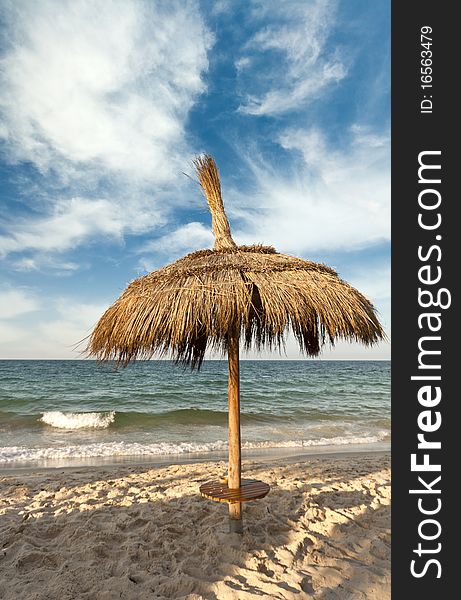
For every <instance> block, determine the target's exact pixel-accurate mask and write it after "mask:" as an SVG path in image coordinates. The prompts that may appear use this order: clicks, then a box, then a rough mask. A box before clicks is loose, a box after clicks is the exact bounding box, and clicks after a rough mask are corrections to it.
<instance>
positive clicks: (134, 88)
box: [0, 0, 212, 253]
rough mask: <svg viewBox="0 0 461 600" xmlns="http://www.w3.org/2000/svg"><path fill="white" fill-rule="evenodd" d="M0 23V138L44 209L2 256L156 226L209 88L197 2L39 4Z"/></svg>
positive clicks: (9, 10) (206, 38) (68, 0)
mask: <svg viewBox="0 0 461 600" xmlns="http://www.w3.org/2000/svg"><path fill="white" fill-rule="evenodd" d="M3 16H4V19H5V22H6V27H7V31H8V44H7V47H6V49H5V51H4V56H3V61H2V73H3V74H2V76H1V90H2V91H1V92H0V111H1V114H2V121H3V127H2V130H1V132H0V136H1V137H2V138H3V143H4V154H5V156H6V157H7V159H8V160H10V161H11V162H22V161H27V162H29V163H31V164H33V165H34V166H35V167H36V168H37V169H38V170H39V171H40V172H41V173H42V180H41V184H39V185H41V186H42V187H41V188H40V196H41V199H40V205H39V206H37V205H38V202H37V201H34V199H33V198H31V199H30V202H31V204H32V203H35V205H36V206H35V208H39V209H40V211H41V212H42V215H43V216H42V217H40V218H36V219H31V220H29V221H28V222H24V221H23V222H19V223H17V224H16V223H14V224H12V226H11V232H10V236H9V237H8V238H6V239H5V238H4V239H3V241H2V247H3V252H4V253H7V252H13V251H20V250H22V249H25V248H35V249H38V250H42V251H56V250H58V251H59V250H63V249H67V248H71V247H75V246H76V245H78V244H79V243H80V242H81V241H82V240H83V239H85V238H88V237H94V236H97V235H103V236H112V237H115V238H120V237H121V236H123V234H124V233H125V232H126V231H128V232H130V233H132V232H135V233H136V232H140V231H146V230H147V229H149V228H150V227H152V226H155V225H156V224H158V222H160V221H161V215H162V213H164V212H165V206H164V202H162V200H164V196H165V192H164V191H163V190H164V189H165V187H166V184H168V187H169V188H170V189H171V187H172V186H173V185H174V182H175V181H178V175H179V174H180V173H181V171H182V169H183V168H184V164H185V163H186V162H187V160H188V158H189V157H190V154H191V152H190V149H189V147H188V143H187V139H186V135H185V124H186V120H187V117H188V113H189V111H190V109H191V108H192V106H193V105H194V103H195V102H196V100H197V98H198V96H199V95H200V94H201V93H202V92H203V91H204V90H205V84H204V80H203V73H204V72H205V71H206V70H207V67H208V60H207V51H208V49H209V48H210V47H211V45H212V36H211V35H210V34H209V33H208V31H207V29H206V27H205V25H204V23H203V20H202V18H201V16H200V13H199V9H198V4H197V2H195V1H194V0H190V1H186V2H180V1H172V2H169V3H162V2H157V1H143V0H132V1H130V2H125V1H122V0H114V1H112V2H104V3H102V4H97V3H96V4H95V3H94V2H91V1H90V0H78V1H72V0H64V1H56V0H43V1H41V2H36V3H30V2H18V3H15V4H8V5H7V7H6V8H4V15H3ZM186 157H187V158H186ZM179 179H181V178H179ZM179 185H181V181H179ZM69 190H70V191H69ZM175 191H176V193H177V191H178V190H177V189H176V190H175ZM44 198H45V201H44ZM46 199H47V200H48V203H47V202H46Z"/></svg>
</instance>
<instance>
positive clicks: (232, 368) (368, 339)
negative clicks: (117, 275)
mask: <svg viewBox="0 0 461 600" xmlns="http://www.w3.org/2000/svg"><path fill="white" fill-rule="evenodd" d="M194 166H195V168H196V171H197V174H198V178H199V181H200V184H201V186H202V188H203V191H204V194H205V197H206V199H207V201H208V205H209V208H210V212H211V219H212V228H213V233H214V237H215V243H214V247H213V249H212V250H198V251H196V252H192V253H191V254H188V255H187V256H185V257H183V258H180V259H179V260H177V261H176V262H174V263H172V264H170V265H168V266H166V267H163V268H161V269H158V270H157V271H153V272H152V273H150V274H148V275H145V276H144V277H140V278H139V279H136V280H134V281H133V282H132V283H130V284H129V285H128V287H127V288H126V290H125V291H124V292H123V293H122V295H121V296H120V298H119V299H118V300H117V301H116V302H115V303H114V304H113V305H112V306H111V307H110V308H108V310H107V311H106V312H105V313H104V315H103V316H102V317H101V319H100V320H99V322H98V323H97V325H96V327H95V329H94V331H93V332H92V334H91V336H90V340H89V344H88V351H89V354H91V355H93V356H96V357H97V358H98V359H100V360H116V361H117V363H118V365H124V366H125V365H127V364H128V363H129V362H130V361H131V360H133V359H135V358H141V359H148V358H151V357H152V356H154V355H157V356H159V355H169V356H172V357H173V358H174V359H175V360H176V361H177V362H181V363H185V364H186V365H189V366H190V367H191V368H192V369H194V368H199V367H200V365H201V363H202V361H203V359H204V356H205V351H206V350H207V349H211V350H215V351H216V350H217V351H221V352H223V353H225V354H227V359H228V371H229V373H228V411H229V468H228V475H227V478H224V479H222V480H219V481H210V482H207V483H206V484H204V485H202V486H201V487H200V491H201V494H202V495H203V496H205V497H208V498H211V499H213V500H218V501H221V502H227V503H228V504H229V517H230V530H231V531H236V532H241V531H242V502H245V501H249V500H254V499H256V498H261V497H263V496H265V495H266V494H267V493H268V491H269V486H268V485H267V484H265V483H263V482H260V481H256V480H248V479H242V478H241V441H240V374H239V347H240V345H242V346H243V347H244V348H245V349H249V348H250V347H251V348H255V349H256V350H260V349H261V348H263V347H266V348H270V349H271V348H272V349H280V348H281V347H283V345H284V340H285V336H286V333H287V332H288V331H289V330H290V329H291V331H292V332H293V334H294V337H295V338H296V340H297V341H298V343H299V346H300V349H301V351H302V352H303V353H304V354H305V355H307V356H317V355H318V354H319V353H320V351H321V348H322V346H323V345H324V344H325V343H326V342H330V343H331V344H334V342H335V341H336V340H338V339H346V340H353V341H357V342H361V343H364V344H366V345H371V344H373V343H375V342H377V341H379V340H380V339H382V338H383V336H384V334H383V330H382V328H381V325H380V323H379V321H378V319H377V317H376V314H375V310H374V308H373V306H372V304H371V303H370V302H369V301H368V300H367V298H365V297H364V296H363V295H362V294H361V293H360V292H358V291H357V290H356V289H354V288H353V287H351V286H350V285H349V284H347V283H346V282H345V281H343V280H341V279H340V278H339V277H338V275H337V273H336V272H335V271H334V270H333V269H331V268H330V267H327V266H325V265H323V264H319V263H314V262H311V261H308V260H303V259H300V258H295V257H292V256H289V255H287V254H283V253H279V252H276V250H275V249H274V248H273V247H272V246H263V245H254V246H237V244H236V243H235V242H234V240H233V239H232V235H231V230H230V226H229V222H228V220H227V216H226V213H225V211H224V205H223V201H222V196H221V184H220V179H219V173H218V169H217V167H216V164H215V162H214V160H213V158H212V157H211V156H208V155H204V156H200V157H198V158H197V159H195V160H194ZM262 368H263V367H262Z"/></svg>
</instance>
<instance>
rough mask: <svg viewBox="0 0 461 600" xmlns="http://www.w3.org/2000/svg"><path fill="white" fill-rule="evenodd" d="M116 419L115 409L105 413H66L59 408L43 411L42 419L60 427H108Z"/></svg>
mask: <svg viewBox="0 0 461 600" xmlns="http://www.w3.org/2000/svg"><path fill="white" fill-rule="evenodd" d="M114 420H115V411H111V412H105V413H98V412H94V413H91V412H90V413H72V412H70V413H65V412H61V411H58V410H55V411H49V412H45V413H43V415H42V417H41V418H40V421H42V422H43V423H46V424H47V425H51V427H57V428H58V429H106V428H107V427H109V425H110V424H111V423H113V422H114Z"/></svg>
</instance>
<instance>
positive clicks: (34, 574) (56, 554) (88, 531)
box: [0, 453, 390, 600]
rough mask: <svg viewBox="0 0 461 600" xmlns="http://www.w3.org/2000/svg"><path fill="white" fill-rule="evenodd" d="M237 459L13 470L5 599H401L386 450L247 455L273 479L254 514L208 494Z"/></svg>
mask: <svg viewBox="0 0 461 600" xmlns="http://www.w3.org/2000/svg"><path fill="white" fill-rule="evenodd" d="M225 471H226V463H225V462H224V461H221V462H201V463H195V464H179V465H169V466H161V467H158V466H155V467H154V466H146V465H131V466H114V467H107V466H104V467H92V468H86V467H85V468H69V469H60V470H50V469H49V470H42V471H35V472H33V471H24V472H19V471H18V472H17V473H15V474H11V473H3V474H1V475H0V485H1V488H0V489H1V492H0V515H1V516H0V519H1V520H0V522H1V525H0V534H1V536H0V539H1V546H2V547H1V550H0V598H3V599H4V600H13V599H15V600H16V599H20V598H23V599H28V600H32V599H33V600H53V599H58V598H59V600H77V599H88V600H90V599H97V600H112V599H114V598H123V599H133V600H135V599H138V600H142V599H144V598H145V599H150V598H157V599H158V598H178V599H179V598H184V599H188V600H199V599H207V600H208V599H210V600H211V599H221V598H222V599H225V598H232V599H239V600H240V599H247V598H248V599H249V598H280V599H284V598H285V599H288V598H298V599H301V598H318V599H322V600H328V599H341V600H346V599H354V600H355V599H357V600H359V599H363V598H373V599H374V600H380V599H387V598H389V597H390V470H389V455H388V454H386V453H354V454H351V453H349V454H343V455H334V456H316V457H307V458H304V457H303V458H301V457H297V458H292V459H287V458H286V457H285V458H279V459H277V458H274V457H270V462H269V460H268V459H264V460H263V461H261V460H252V461H248V460H246V461H245V465H244V474H245V476H250V477H256V478H258V479H262V480H264V481H266V482H267V483H269V484H270V486H271V491H270V493H269V495H268V496H267V497H266V498H265V499H263V500H259V501H257V502H254V503H248V504H246V505H245V508H244V526H245V533H244V535H243V536H238V535H237V534H232V535H231V534H229V533H227V531H228V523H227V506H226V505H223V504H218V503H214V502H211V501H208V500H205V499H203V498H201V497H200V495H199V494H198V487H199V485H200V484H201V483H203V482H204V481H206V480H207V479H209V478H216V477H220V476H222V475H223V474H224V473H225Z"/></svg>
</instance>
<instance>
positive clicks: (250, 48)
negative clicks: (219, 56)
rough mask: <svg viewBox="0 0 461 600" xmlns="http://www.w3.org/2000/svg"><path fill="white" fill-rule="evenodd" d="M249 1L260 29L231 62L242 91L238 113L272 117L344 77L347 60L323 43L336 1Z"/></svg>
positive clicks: (317, 95)
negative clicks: (242, 96)
mask: <svg viewBox="0 0 461 600" xmlns="http://www.w3.org/2000/svg"><path fill="white" fill-rule="evenodd" d="M252 5H253V11H252V14H253V19H254V20H255V21H256V22H257V23H260V29H259V30H258V31H257V32H256V33H255V34H254V35H253V37H252V39H251V40H250V41H249V42H248V44H247V45H246V49H245V51H244V53H243V55H242V56H241V57H239V58H238V59H237V61H236V68H237V70H238V72H239V74H240V76H241V77H242V78H243V81H244V83H245V90H246V96H245V98H244V100H243V102H242V104H241V106H240V109H239V110H240V111H241V112H244V113H247V114H251V115H277V114H282V113H285V112H288V111H290V110H294V109H299V108H301V107H305V106H306V104H307V103H308V102H310V101H312V100H314V99H315V98H318V97H319V95H320V94H321V93H324V92H325V90H326V89H327V88H328V86H330V85H332V84H334V83H337V82H338V81H340V80H341V79H343V78H344V77H345V76H346V74H347V70H348V66H347V61H346V60H345V58H344V56H342V55H341V54H340V51H339V48H335V47H334V46H333V47H332V46H331V45H329V44H327V41H328V40H329V37H330V34H331V31H332V29H333V27H334V25H335V16H336V2H334V1H330V0H311V1H310V2H306V1H305V0H302V1H299V0H289V1H288V2H282V3H273V2H271V3H265V2H260V1H259V0H257V1H256V0H255V1H254V2H253V3H252ZM246 70H248V71H249V72H248V75H247V77H244V76H245V71H246Z"/></svg>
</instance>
